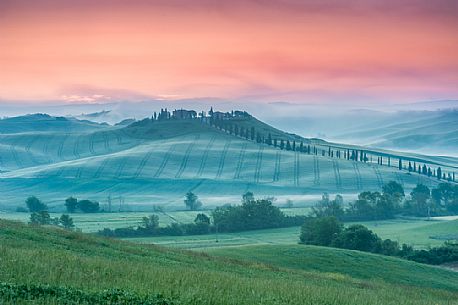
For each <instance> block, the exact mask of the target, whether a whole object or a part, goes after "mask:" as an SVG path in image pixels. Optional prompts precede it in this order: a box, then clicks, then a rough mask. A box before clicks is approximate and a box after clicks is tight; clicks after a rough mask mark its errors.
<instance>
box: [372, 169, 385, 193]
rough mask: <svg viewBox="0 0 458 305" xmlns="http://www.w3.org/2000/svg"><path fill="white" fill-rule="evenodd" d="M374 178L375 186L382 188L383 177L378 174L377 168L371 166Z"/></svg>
mask: <svg viewBox="0 0 458 305" xmlns="http://www.w3.org/2000/svg"><path fill="white" fill-rule="evenodd" d="M373 169H374V172H375V176H376V177H377V184H378V186H379V187H380V188H381V187H382V186H383V177H382V174H381V173H380V169H379V168H378V166H373Z"/></svg>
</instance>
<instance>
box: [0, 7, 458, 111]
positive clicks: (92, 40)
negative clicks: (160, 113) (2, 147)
mask: <svg viewBox="0 0 458 305" xmlns="http://www.w3.org/2000/svg"><path fill="white" fill-rule="evenodd" d="M400 2H402V4H400ZM343 3H345V5H344V4H343ZM456 3H457V1H447V0H439V1H426V0H418V1H409V0H407V1H392V0H388V1H375V0H367V1H360V0H351V1H337V0H328V1H326V0H324V1H299V0H283V1H281V0H278V1H269V0H266V1H256V0H252V1H242V0H234V1H210V0H196V1H185V0H167V1H166V0H163V1H162V0H161V1H116V0H112V1H108V0H101V1H88V0H82V1H67V0H60V1H51V0H47V1H46V0H35V1H22V0H15V1H13V0H2V1H0V99H1V100H30V101H33V100H37V101H38V100H53V101H56V100H60V101H62V102H65V101H67V102H68V101H72V102H74V101H79V99H81V102H93V101H102V100H110V99H117V98H123V99H133V100H135V99H138V98H144V97H152V98H154V97H155V98H165V99H174V98H194V97H219V98H225V99H239V98H244V99H247V100H250V99H252V100H259V101H292V102H304V103H306V102H307V103H309V102H312V103H315V102H336V103H337V102H339V101H357V102H384V101H387V102H406V101H418V100H428V99H452V98H457V97H458V56H457V54H458V5H457V4H456ZM120 92H121V93H120Z"/></svg>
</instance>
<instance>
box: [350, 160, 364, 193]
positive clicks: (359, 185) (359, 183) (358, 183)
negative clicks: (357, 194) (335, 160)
mask: <svg viewBox="0 0 458 305" xmlns="http://www.w3.org/2000/svg"><path fill="white" fill-rule="evenodd" d="M352 163H353V170H354V171H355V179H356V188H357V189H358V190H362V189H363V182H362V179H361V172H360V171H359V165H358V163H357V162H352Z"/></svg>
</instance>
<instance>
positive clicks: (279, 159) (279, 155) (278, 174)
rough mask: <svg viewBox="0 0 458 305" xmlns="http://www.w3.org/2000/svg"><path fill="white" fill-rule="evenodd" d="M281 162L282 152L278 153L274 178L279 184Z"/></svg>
mask: <svg viewBox="0 0 458 305" xmlns="http://www.w3.org/2000/svg"><path fill="white" fill-rule="evenodd" d="M280 162H281V150H279V151H277V155H276V156H275V169H274V177H273V181H274V182H277V181H278V180H280Z"/></svg>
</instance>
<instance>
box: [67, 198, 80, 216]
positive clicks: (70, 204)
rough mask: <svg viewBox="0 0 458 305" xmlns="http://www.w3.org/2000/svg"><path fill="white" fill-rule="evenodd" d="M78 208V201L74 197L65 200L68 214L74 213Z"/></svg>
mask: <svg viewBox="0 0 458 305" xmlns="http://www.w3.org/2000/svg"><path fill="white" fill-rule="evenodd" d="M77 207H78V199H76V198H74V197H68V198H67V199H65V208H66V209H67V212H69V213H74V212H75V211H76V209H77Z"/></svg>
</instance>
